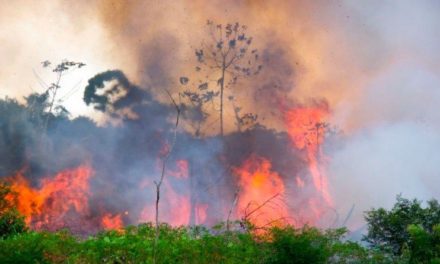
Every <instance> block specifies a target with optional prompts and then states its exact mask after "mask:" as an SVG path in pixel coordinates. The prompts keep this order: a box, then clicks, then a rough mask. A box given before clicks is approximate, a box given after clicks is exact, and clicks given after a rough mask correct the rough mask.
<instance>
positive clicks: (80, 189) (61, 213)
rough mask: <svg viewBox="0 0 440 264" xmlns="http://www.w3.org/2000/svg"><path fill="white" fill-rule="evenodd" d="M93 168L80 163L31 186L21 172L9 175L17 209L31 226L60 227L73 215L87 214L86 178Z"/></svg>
mask: <svg viewBox="0 0 440 264" xmlns="http://www.w3.org/2000/svg"><path fill="white" fill-rule="evenodd" d="M92 175H93V171H92V169H91V168H90V167H88V166H80V167H78V168H74V169H67V170H64V171H61V172H59V173H57V174H56V175H55V176H54V177H47V178H44V179H43V180H41V182H40V187H38V188H34V187H32V186H30V184H29V182H28V181H27V179H26V178H25V177H24V176H23V172H19V173H18V174H17V175H16V176H14V177H11V178H10V181H11V189H12V191H14V192H15V193H16V195H17V197H16V198H17V209H18V210H19V211H20V212H21V213H22V214H23V215H24V216H25V218H26V222H27V224H28V225H30V226H31V227H32V228H34V229H41V228H49V229H59V228H63V227H65V226H66V221H68V219H69V218H71V217H72V215H74V216H76V215H80V216H84V217H85V216H87V215H88V214H89V212H90V210H89V203H88V199H89V194H90V193H89V179H90V177H91V176H92Z"/></svg>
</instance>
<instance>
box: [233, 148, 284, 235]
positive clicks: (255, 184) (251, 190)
mask: <svg viewBox="0 0 440 264" xmlns="http://www.w3.org/2000/svg"><path fill="white" fill-rule="evenodd" d="M234 173H235V174H236V175H237V176H238V183H239V186H240V191H239V198H238V202H237V214H238V215H239V216H240V217H242V218H245V219H246V220H249V221H251V222H252V223H253V224H254V225H256V226H257V227H262V226H265V225H268V224H272V223H275V222H277V221H280V222H281V221H282V222H289V221H290V220H289V213H288V208H287V205H286V204H285V202H284V201H283V200H282V199H280V198H282V197H283V195H284V193H285V186H284V182H283V180H282V178H281V176H280V175H279V174H278V173H277V172H275V171H272V164H271V162H270V161H269V160H267V159H265V158H261V157H256V156H254V155H252V156H251V157H250V158H248V159H247V160H246V161H245V162H244V163H243V164H242V166H241V167H239V168H235V169H234Z"/></svg>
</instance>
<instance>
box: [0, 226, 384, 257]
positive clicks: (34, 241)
mask: <svg viewBox="0 0 440 264" xmlns="http://www.w3.org/2000/svg"><path fill="white" fill-rule="evenodd" d="M344 234H345V230H344V229H337V230H330V231H326V232H323V231H320V230H318V229H316V228H310V227H304V228H302V229H295V228H293V227H283V228H273V229H270V230H267V232H265V233H262V234H253V233H250V232H242V231H225V232H219V231H216V232H214V233H213V230H211V229H207V228H205V227H201V226H196V227H170V226H169V225H166V224H162V225H161V226H160V237H159V242H158V244H157V248H156V250H157V262H156V263H310V264H313V263H387V262H379V261H378V262H374V260H373V254H370V253H369V252H368V250H367V249H366V248H363V247H362V246H360V245H359V244H357V243H354V242H344V241H342V240H341V239H342V236H343V235H344ZM154 238H155V226H154V225H152V224H141V225H139V226H136V227H135V226H129V227H126V228H125V229H124V230H120V231H114V230H113V231H105V232H101V233H99V234H96V235H95V236H92V237H89V238H87V239H84V238H77V237H74V236H72V235H71V234H70V233H68V232H66V231H62V232H56V233H48V232H27V233H22V234H17V235H14V236H10V237H8V238H5V239H0V259H1V260H2V263H153V256H154V255H153V253H154Z"/></svg>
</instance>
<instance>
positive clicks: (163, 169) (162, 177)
mask: <svg viewBox="0 0 440 264" xmlns="http://www.w3.org/2000/svg"><path fill="white" fill-rule="evenodd" d="M165 92H166V93H167V94H168V96H169V97H170V99H171V101H172V102H173V104H174V107H175V108H176V113H177V116H176V123H175V125H174V131H173V139H172V141H171V144H170V146H169V149H168V152H167V153H166V155H165V156H164V158H163V161H162V172H161V175H160V179H159V182H156V181H154V184H155V185H156V206H155V210H156V211H155V222H156V234H155V238H154V248H153V263H157V243H158V242H159V234H160V224H159V202H160V187H161V186H162V183H163V180H164V178H165V169H166V165H167V161H168V159H169V158H170V156H171V153H172V152H173V149H174V145H175V144H176V139H177V128H178V126H179V118H180V108H179V106H178V105H177V103H176V101H174V99H173V97H172V96H171V94H170V92H169V91H168V90H166V89H165Z"/></svg>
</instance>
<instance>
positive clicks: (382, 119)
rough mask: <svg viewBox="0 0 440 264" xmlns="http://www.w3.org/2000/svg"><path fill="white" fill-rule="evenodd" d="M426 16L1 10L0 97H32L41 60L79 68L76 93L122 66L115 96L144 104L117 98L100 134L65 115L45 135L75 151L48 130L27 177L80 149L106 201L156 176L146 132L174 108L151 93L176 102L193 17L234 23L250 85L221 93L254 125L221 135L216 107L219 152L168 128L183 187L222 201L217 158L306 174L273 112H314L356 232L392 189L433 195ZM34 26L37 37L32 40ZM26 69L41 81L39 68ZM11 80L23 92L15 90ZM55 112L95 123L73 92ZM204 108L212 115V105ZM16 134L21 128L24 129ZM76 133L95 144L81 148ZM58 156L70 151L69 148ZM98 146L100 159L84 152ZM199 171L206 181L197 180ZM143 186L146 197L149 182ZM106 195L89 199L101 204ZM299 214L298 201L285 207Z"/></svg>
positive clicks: (229, 9) (253, 4)
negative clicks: (49, 144) (249, 48)
mask: <svg viewBox="0 0 440 264" xmlns="http://www.w3.org/2000/svg"><path fill="white" fill-rule="evenodd" d="M439 8H440V4H439V3H438V2H436V1H428V0H427V1H417V2H415V1H398V2H396V1H368V2H367V1H365V2H354V1H313V2H311V1H302V0H298V1H276V2H275V1H245V0H242V1H220V0H218V1H210V2H209V3H207V2H206V1H179V2H178V3H177V2H176V1H169V0H162V1H155V0H151V1H124V2H121V1H96V2H93V3H89V2H88V1H76V2H75V4H71V3H69V4H66V3H59V2H55V1H54V2H45V3H44V4H40V3H39V4H38V5H37V4H35V3H32V2H30V1H16V2H14V3H13V4H11V3H9V2H8V4H6V3H2V8H1V9H0V15H1V16H0V17H1V18H0V25H2V26H0V40H2V43H3V44H2V47H0V49H1V50H0V53H1V54H2V58H3V59H2V61H1V62H0V66H1V67H2V69H4V70H3V71H2V73H0V80H1V81H0V82H1V87H0V89H1V90H0V92H1V94H2V95H9V96H13V97H16V98H21V97H22V96H23V95H26V94H28V93H30V92H31V90H32V89H34V90H37V91H41V90H43V89H42V88H41V87H39V86H38V85H37V84H36V83H37V80H36V77H35V75H34V74H33V73H32V69H33V68H36V67H38V66H37V65H35V64H38V62H40V61H43V60H45V59H49V60H52V61H57V60H61V59H63V58H65V57H69V58H70V59H74V60H75V61H83V62H85V63H86V64H87V67H86V69H87V70H86V71H85V72H80V73H79V75H81V76H83V78H84V80H83V81H82V83H81V84H80V85H79V86H80V87H85V86H86V85H87V83H86V81H87V80H88V79H90V78H92V77H93V76H94V75H95V74H97V73H99V72H105V71H107V70H108V69H121V72H120V73H122V72H124V78H125V80H126V84H125V85H124V84H122V86H124V89H125V90H126V92H128V93H132V94H134V91H136V93H135V94H137V95H138V94H143V96H145V97H143V96H141V97H137V98H138V99H139V98H142V100H141V102H134V101H130V100H129V102H128V101H124V105H125V104H129V105H130V111H129V112H118V113H121V114H122V115H120V116H119V117H121V116H122V119H123V124H124V125H123V126H122V127H118V126H116V127H113V126H111V125H106V126H105V127H101V128H99V127H94V125H92V124H91V123H89V122H90V121H85V120H84V119H78V120H76V121H73V122H74V123H75V128H74V129H69V128H71V126H72V124H71V123H69V122H66V123H65V124H63V125H60V126H59V129H60V130H58V131H63V133H65V135H69V136H71V137H72V138H74V139H75V140H76V139H77V140H80V141H81V140H86V142H87V143H81V144H79V145H78V144H75V143H72V142H71V141H70V140H68V139H66V138H69V137H68V136H66V138H64V139H63V140H62V141H60V142H57V140H58V138H59V137H60V135H59V134H56V135H54V134H52V135H51V138H52V137H53V138H54V139H51V140H54V143H53V146H54V148H53V150H51V151H50V152H48V153H46V154H44V155H43V154H42V155H37V154H34V155H33V157H35V159H33V160H34V163H32V164H31V168H32V166H42V165H37V164H46V165H45V166H46V167H47V168H46V169H45V170H49V168H50V170H52V171H55V170H57V169H60V168H62V167H63V166H68V165H69V164H70V163H72V164H73V163H77V159H76V160H75V159H70V158H68V157H73V156H75V155H77V154H78V153H81V154H84V153H93V155H92V156H93V157H92V159H93V164H94V166H98V167H99V168H97V170H98V173H99V175H98V176H97V177H95V179H99V180H97V183H96V184H97V185H96V186H100V187H99V188H97V189H101V190H107V189H111V188H114V187H113V186H120V188H122V189H118V190H117V191H118V192H120V191H121V192H127V193H129V191H128V190H129V189H130V188H129V187H127V186H133V185H135V184H138V183H139V181H140V179H141V178H142V177H143V176H141V175H146V174H148V175H157V171H155V170H154V169H152V168H154V167H155V166H156V165H155V163H156V158H157V155H158V153H159V152H160V148H161V147H162V145H163V144H162V143H163V142H160V144H159V141H160V140H163V138H162V137H161V136H157V134H158V133H159V134H160V133H162V132H164V131H168V130H169V129H170V127H171V126H170V124H171V123H172V118H173V108H172V107H170V106H169V104H168V102H167V101H166V100H168V97H167V96H166V94H165V93H163V92H162V91H163V89H167V90H169V91H171V93H172V94H173V96H175V97H176V98H177V93H178V92H179V91H180V90H179V89H180V87H179V85H178V78H179V77H180V76H189V77H190V79H191V78H192V75H191V74H192V73H191V72H192V69H193V68H194V65H195V64H194V62H195V58H193V56H192V55H193V53H194V49H196V48H198V47H199V45H200V43H201V42H202V41H204V40H206V38H207V37H208V36H207V34H206V31H205V30H204V25H205V24H206V20H207V19H210V20H214V21H215V22H218V23H227V22H235V21H238V22H240V23H241V24H246V25H248V33H249V34H250V35H252V36H253V37H254V43H255V45H256V46H255V47H256V48H257V49H258V50H259V51H260V55H261V57H262V60H263V62H264V70H263V71H262V72H261V74H260V75H258V76H257V77H255V78H253V79H250V80H242V81H240V83H239V89H235V90H233V91H232V90H230V91H227V94H228V95H232V94H233V95H234V96H235V97H236V98H237V102H239V104H240V107H242V108H243V112H252V113H256V114H258V116H259V120H258V121H259V122H260V124H261V126H262V127H263V128H261V127H260V128H259V129H261V130H258V129H256V130H254V131H253V132H252V133H251V134H240V133H233V131H235V126H234V115H233V111H232V107H231V105H227V106H226V114H225V116H226V125H225V126H226V130H227V131H228V132H231V134H230V135H229V136H228V138H227V139H226V140H225V141H224V142H223V141H222V140H219V139H218V138H216V137H215V136H213V134H212V133H213V132H212V133H211V136H212V137H209V138H207V139H206V142H205V143H203V144H201V143H200V142H198V143H194V142H195V141H196V139H195V138H194V137H193V135H191V134H190V133H187V132H185V131H181V133H182V135H181V136H180V137H181V140H180V142H181V143H179V144H182V145H179V146H177V147H176V152H177V153H179V154H176V157H175V158H176V160H177V159H179V158H178V157H177V156H179V155H182V157H180V158H185V159H188V160H192V161H190V164H192V166H194V167H203V166H206V168H204V169H203V170H202V171H201V172H193V174H194V175H196V176H194V177H195V178H196V179H197V180H196V182H195V183H194V185H193V186H192V187H191V188H196V189H200V188H202V189H203V188H208V186H212V185H216V184H219V185H220V186H221V187H219V189H218V190H222V191H224V192H225V193H228V197H232V196H233V192H234V190H233V188H232V189H231V188H229V187H230V186H231V182H228V181H226V182H222V181H221V180H220V181H217V180H215V179H218V178H220V179H222V176H223V175H224V173H227V166H225V164H223V163H222V162H223V161H224V160H225V159H226V160H228V162H227V164H228V165H231V164H234V165H238V164H240V162H242V161H244V160H245V159H246V158H247V154H249V153H251V152H256V153H261V154H267V155H266V156H267V157H268V158H269V159H270V160H271V162H272V163H275V164H273V167H274V168H275V169H276V170H279V171H281V172H280V175H281V176H282V177H286V175H293V176H295V177H296V176H297V175H301V173H303V171H305V170H306V169H305V168H304V167H305V165H304V163H305V160H306V158H305V157H304V153H301V152H300V151H298V150H288V149H289V148H288V147H289V146H291V144H290V143H288V142H289V140H288V138H287V135H286V134H285V133H284V134H283V132H282V131H283V130H285V129H286V126H285V124H284V122H285V120H284V116H283V115H284V113H283V111H284V110H286V109H285V107H286V106H289V107H294V106H298V105H306V106H307V105H313V103H310V102H325V103H326V104H328V107H329V109H330V112H331V118H330V120H328V121H329V122H330V123H331V124H332V125H333V126H336V127H337V128H338V129H339V130H341V131H343V133H342V134H341V135H340V138H339V139H338V142H336V143H337V144H336V143H335V142H329V144H328V145H326V148H325V152H326V155H327V156H328V157H329V161H328V170H329V186H330V189H331V193H332V196H333V197H334V200H335V201H334V202H335V207H336V208H335V209H336V210H337V211H338V212H339V214H340V215H344V214H345V213H346V212H348V211H349V209H350V208H351V206H352V204H355V205H356V207H355V211H354V215H353V217H352V219H349V222H348V223H349V225H351V226H353V227H358V226H359V225H360V223H361V218H362V213H363V211H364V210H366V209H369V208H370V207H372V206H390V205H391V203H392V202H393V200H394V197H395V196H396V195H397V194H399V193H402V194H404V195H406V196H409V197H411V196H416V197H418V198H422V199H428V198H431V197H434V198H439V196H440V193H439V192H438V191H436V190H435V189H434V188H433V187H432V186H436V183H437V184H438V182H436V181H437V180H436V178H438V175H436V171H438V168H437V165H436V164H438V161H437V160H436V159H437V158H436V157H438V156H439V155H438V154H439V153H437V149H440V148H439V145H438V144H439V138H438V136H437V134H440V133H439V132H440V131H439V130H440V127H439V126H438V125H437V124H439V121H440V120H439V119H440V116H439V114H438V111H437V110H436V108H437V106H438V105H439V103H440V93H439V92H438V87H439V85H440V79H439V78H438V76H440V63H439V62H440V53H439V52H438V50H437V49H438V47H439V46H440V38H439V37H438V36H439V35H440V34H439V33H440V19H439V18H438V15H437V14H438V11H439ZM6 14H12V15H6ZM36 27H38V28H44V29H45V30H41V31H38V32H37V31H36V30H34V29H35V28H36ZM34 62H36V63H35V64H34ZM29 64H31V65H32V66H31V67H29V66H27V65H29ZM27 67H29V68H27ZM37 73H38V74H39V75H41V77H42V78H43V79H45V80H50V76H48V75H46V74H44V73H43V72H42V71H37ZM77 76H78V75H76V77H73V78H72V79H66V81H65V83H63V85H65V86H72V85H73V84H75V83H76V80H75V78H78V77H77ZM101 77H102V76H101ZM95 80H96V79H95ZM128 80H130V82H129V81H128ZM107 81H108V80H107ZM114 81H115V80H113V82H114ZM47 82H48V83H49V82H50V81H47ZM116 82H117V81H116ZM17 84H20V85H21V86H22V87H18V88H16V87H17ZM119 84H121V83H119ZM134 84H136V85H134ZM29 86H31V87H33V88H32V89H30V88H28V87H29ZM12 87H14V88H12ZM127 87H132V88H127ZM134 87H135V88H134ZM68 90H69V89H67V90H66V92H68ZM123 95H125V93H123ZM153 95H154V96H153ZM124 98H129V97H124ZM65 104H66V106H67V108H68V109H69V110H71V111H72V112H73V114H74V116H76V115H78V114H84V113H88V114H89V115H90V116H93V117H94V118H95V119H99V118H100V117H99V115H98V114H97V112H96V111H93V110H92V107H89V108H86V107H85V104H84V103H83V101H82V93H81V92H78V93H76V94H75V95H74V96H72V98H71V99H69V100H68V101H66V102H65ZM78 105H80V107H78ZM211 111H212V112H211V114H212V113H216V111H217V110H216V109H215V107H213V108H212V110H211ZM211 121H212V120H210V122H211ZM211 123H212V122H211ZM183 127H185V124H183ZM28 129H29V128H28V127H27V125H26V126H25V129H24V130H28ZM271 129H274V130H271ZM212 130H213V131H214V130H215V129H212ZM17 131H18V129H17ZM15 133H17V134H20V133H18V132H15ZM57 133H60V132H57ZM85 134H91V135H95V134H99V135H101V137H99V138H94V136H92V139H90V137H85V136H84V135H85ZM29 137H33V136H29ZM163 137H165V136H163ZM249 137H251V138H250V139H249ZM263 139H264V140H263ZM60 140H61V139H60ZM245 140H246V141H245ZM329 140H331V139H329ZM74 142H75V141H74ZM96 142H99V144H98V143H96ZM139 142H141V143H139ZM244 142H246V143H244ZM273 142H276V143H273ZM144 143H145V144H144ZM332 143H335V144H332ZM3 144H4V145H7V144H6V143H3ZM59 146H63V148H65V146H69V148H67V149H68V150H69V151H70V152H69V151H68V150H62V149H61V148H62V147H59ZM184 146H194V147H190V148H189V149H188V148H186V147H184ZM196 146H197V147H196ZM231 146H234V147H231ZM31 148H33V147H31ZM35 148H36V149H37V148H38V147H37V146H36V147H35ZM101 148H102V149H103V153H101V152H97V151H96V149H101ZM3 149H5V148H2V150H3ZM147 149H148V151H147ZM225 149H226V150H225ZM231 149H232V150H231ZM290 149H292V148H290ZM5 152H6V151H5ZM22 152H23V153H25V151H24V150H23V151H22ZM60 152H62V153H64V152H69V153H67V154H66V157H65V158H64V159H61V160H63V162H58V161H57V162H55V161H53V160H51V159H50V157H51V156H53V155H57V153H60ZM23 153H21V154H22V155H25V154H23ZM36 153H39V152H36ZM121 153H122V154H121ZM183 153H185V154H183ZM243 153H244V154H243ZM110 154H111V155H110ZM109 155H110V156H111V157H110V156H109ZM223 155H224V156H225V157H226V158H224V157H221V156H223ZM86 156H87V155H86ZM113 156H116V157H117V158H116V159H115V158H114V157H113ZM219 156H220V157H221V158H223V160H222V159H221V158H219ZM201 157H203V159H201ZM17 160H21V159H20V158H17ZM72 160H75V162H73V161H72ZM214 161H215V162H214ZM239 161H240V162H239ZM9 162H13V163H17V161H16V160H15V161H9ZM277 163H278V165H277ZM5 164H6V162H5ZM207 164H209V166H208V165H207ZM286 164H289V166H288V165H286ZM292 164H293V165H292ZM22 165H24V164H22V163H20V166H22ZM70 165H71V164H70ZM190 169H193V168H190ZM5 170H7V171H10V168H7V169H5ZM37 171H38V170H37ZM199 174H200V175H199ZM206 174H212V175H215V176H213V177H212V178H206V177H203V175H206ZM127 175H129V176H127ZM197 175H198V176H197ZM293 176H292V177H293ZM301 177H303V178H305V177H307V175H303V176H301ZM113 181H114V182H113ZM113 183H116V185H114V184H113ZM130 183H131V184H132V185H130ZM148 184H150V185H148ZM148 184H147V185H146V186H149V188H150V187H151V186H152V185H151V181H149V183H148ZM222 184H223V185H224V186H223V185H222ZM289 185H294V184H292V183H291V182H290V183H289ZM178 186H179V184H175V186H174V187H176V188H177V189H178V188H179V187H178ZM191 188H190V189H191ZM228 188H229V189H228ZM184 189H185V188H184ZM218 190H217V191H218ZM113 191H114V190H113ZM113 191H111V192H113ZM182 192H186V191H184V190H182ZM219 192H220V191H219ZM303 192H305V191H303ZM98 193H99V192H98ZM105 193H106V192H105V191H102V195H103V197H104V194H105ZM97 195H98V194H97ZM118 199H121V201H120V202H119V203H115V204H118V206H119V207H120V208H116V209H112V210H113V211H115V212H116V211H119V210H124V209H123V208H124V207H130V206H132V205H130V203H131V201H132V200H136V199H138V200H139V199H140V200H148V199H150V200H151V199H152V197H150V196H148V195H145V193H144V192H139V193H137V192H134V194H127V196H121V197H120V198H118ZM191 199H199V200H200V201H201V203H205V202H207V200H209V199H208V197H207V196H206V197H205V196H204V195H201V197H194V196H193V197H192V198H191ZM97 200H99V199H97ZM225 203H229V202H225ZM296 203H297V200H296V201H293V202H292V204H296ZM105 206H107V207H111V206H114V205H111V204H110V203H109V204H107V205H105ZM300 206H301V204H300V203H298V204H296V205H295V208H299V207H300ZM221 207H224V206H222V205H218V206H217V207H215V206H214V207H213V208H221ZM136 209H140V208H136ZM210 210H211V209H210ZM133 211H134V210H133ZM215 211H216V209H212V212H215ZM129 217H131V216H129ZM134 218H135V217H133V219H134Z"/></svg>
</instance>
